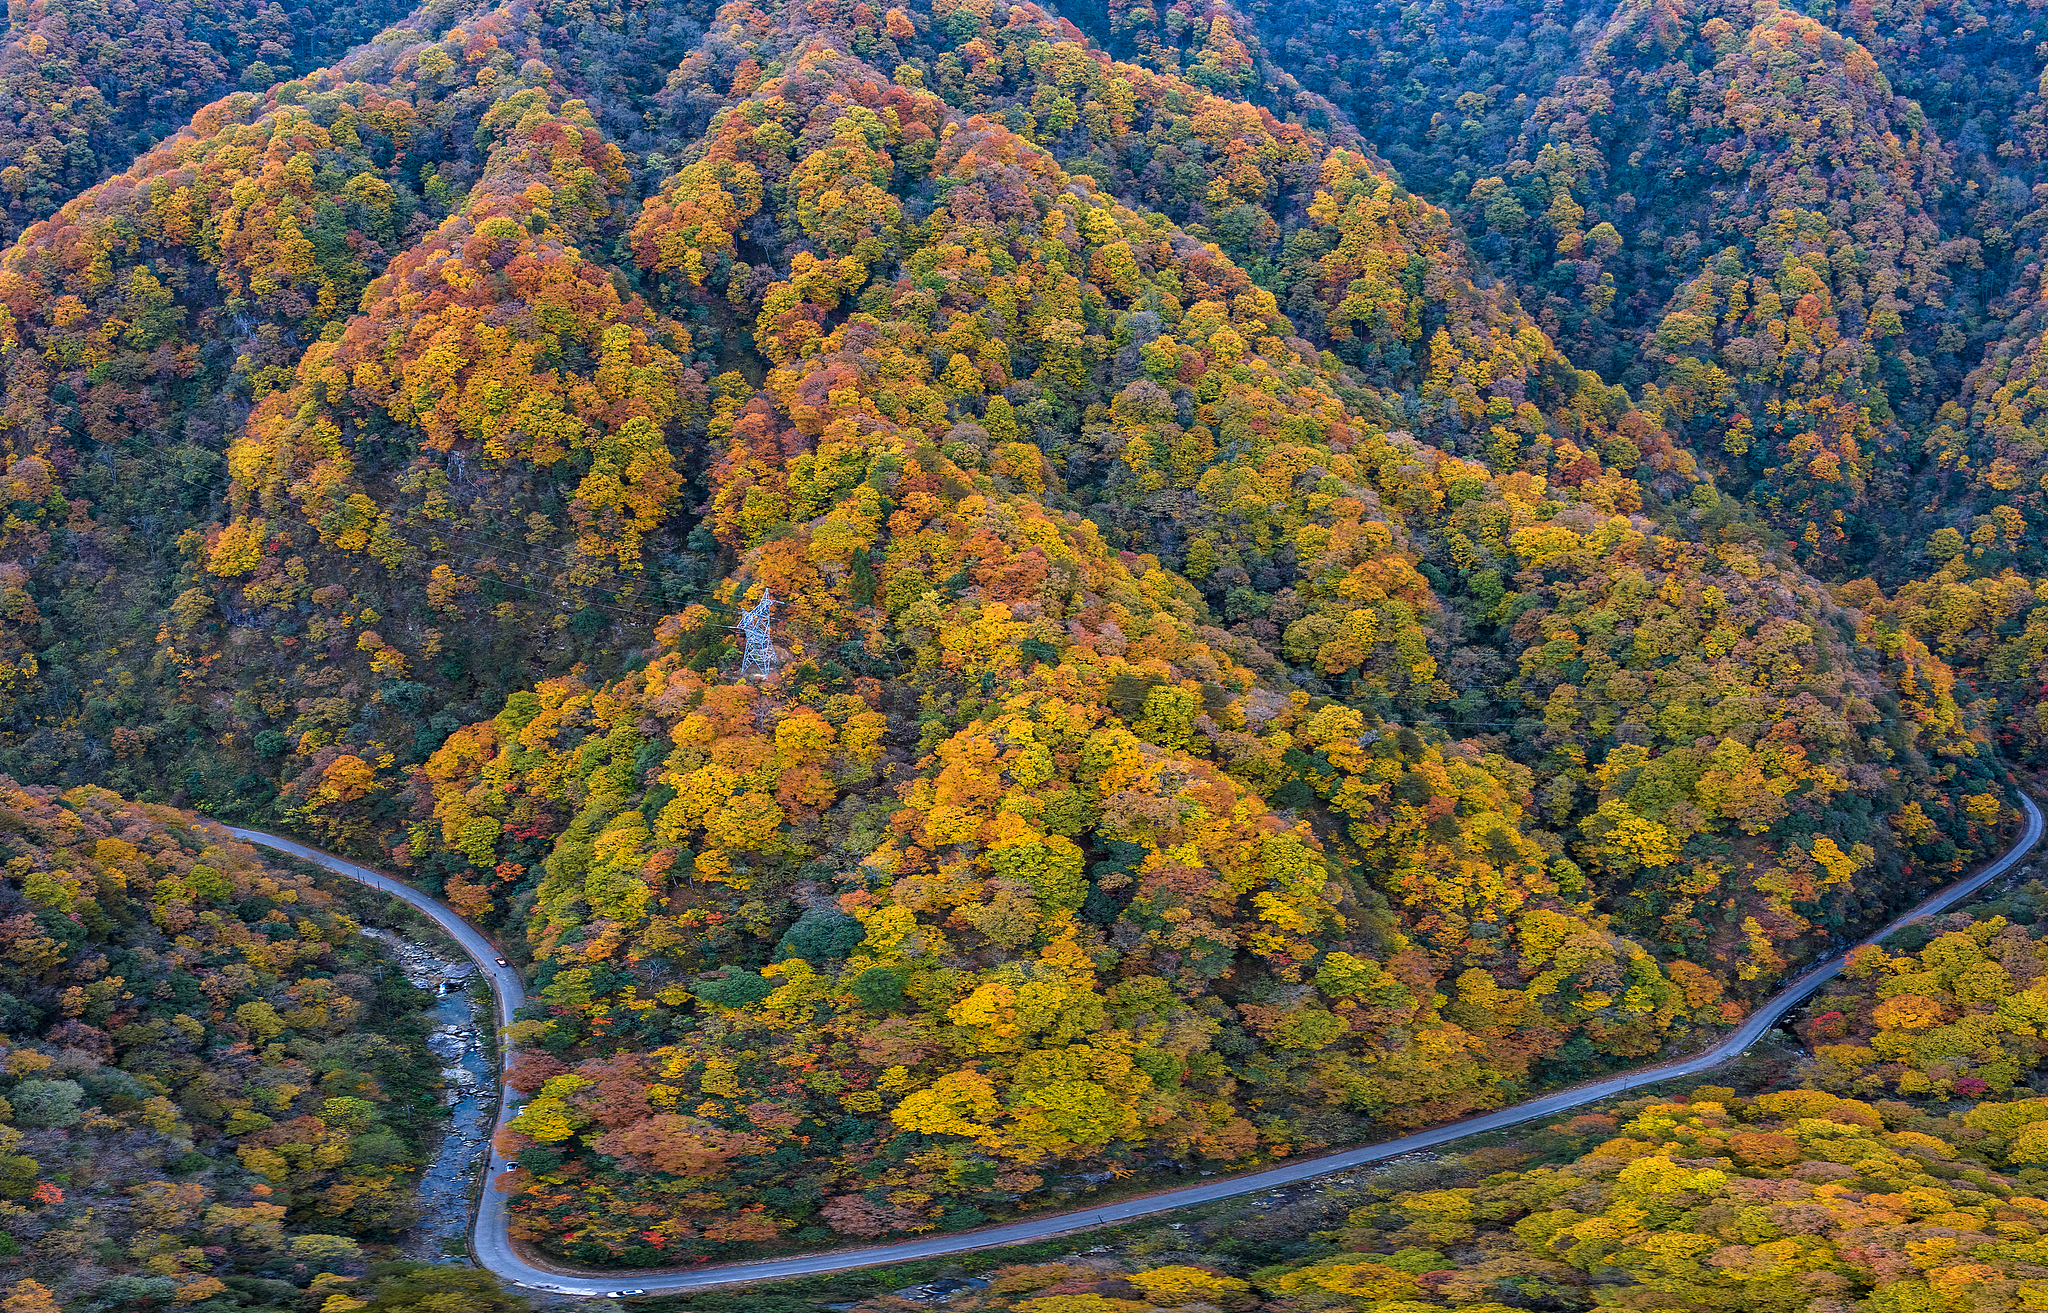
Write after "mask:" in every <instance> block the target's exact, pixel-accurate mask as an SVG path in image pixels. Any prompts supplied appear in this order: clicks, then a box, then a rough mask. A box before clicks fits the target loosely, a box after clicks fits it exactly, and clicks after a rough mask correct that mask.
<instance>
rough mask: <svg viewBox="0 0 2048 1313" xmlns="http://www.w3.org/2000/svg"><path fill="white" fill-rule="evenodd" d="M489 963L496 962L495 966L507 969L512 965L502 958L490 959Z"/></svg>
mask: <svg viewBox="0 0 2048 1313" xmlns="http://www.w3.org/2000/svg"><path fill="white" fill-rule="evenodd" d="M491 961H493V962H496V963H497V964H498V965H499V966H501V967H508V966H511V965H512V964H511V963H510V962H507V961H506V960H505V959H504V958H502V957H494V958H492V959H491Z"/></svg>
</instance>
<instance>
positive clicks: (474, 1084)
mask: <svg viewBox="0 0 2048 1313" xmlns="http://www.w3.org/2000/svg"><path fill="white" fill-rule="evenodd" d="M363 933H364V934H366V935H368V936H370V937H371V938H373V939H375V940H376V941H377V942H378V943H379V944H380V945H382V947H383V948H384V951H385V952H387V953H389V954H390V955H391V956H392V957H393V958H394V959H396V961H397V962H398V964H399V969H400V970H402V971H403V972H404V973H405V978H406V979H407V980H409V981H411V982H412V984H413V985H414V986H415V987H416V988H419V989H424V990H428V991H430V992H432V993H434V994H435V995H437V996H438V999H437V1001H436V1003H435V1005H434V1016H435V1019H436V1023H437V1024H436V1025H435V1027H434V1030H433V1033H432V1034H430V1035H429V1036H428V1037H427V1048H428V1049H430V1050H431V1051H432V1052H433V1054H434V1056H435V1058H436V1059H438V1060H439V1061H440V1063H441V1079H442V1082H443V1089H442V1092H441V1099H442V1101H443V1102H444V1103H446V1104H447V1105H448V1108H449V1123H448V1129H447V1131H446V1133H444V1134H443V1135H442V1137H441V1142H440V1144H439V1145H437V1146H434V1147H433V1150H432V1152H433V1159H432V1161H431V1162H430V1163H429V1164H428V1166H427V1168H426V1170H425V1171H424V1172H422V1173H421V1175H420V1220H419V1224H418V1225H417V1226H415V1227H414V1228H413V1229H412V1231H411V1232H410V1233H409V1234H408V1235H407V1237H406V1242H405V1248H406V1251H407V1252H408V1253H409V1254H411V1255H413V1256H414V1257H417V1258H424V1259H429V1260H435V1261H439V1260H445V1259H449V1258H454V1257H459V1256H460V1255H461V1254H463V1253H464V1250H465V1245H464V1237H465V1235H466V1234H467V1232H468V1228H469V1218H470V1198H471V1192H472V1190H473V1188H474V1186H475V1184H476V1177H477V1173H478V1171H480V1170H481V1169H482V1167H483V1162H484V1157H485V1150H486V1149H487V1147H488V1145H489V1142H490V1133H491V1112H492V1107H493V1104H494V1103H495V1101H496V1095H497V1091H496V1088H495V1086H494V1085H493V1083H492V1080H491V1069H490V1065H489V1062H488V1059H487V1057H486V1054H485V1052H484V1047H483V1043H482V1032H481V1026H482V1025H483V1024H484V1021H485V1019H486V1018H487V1017H488V1016H489V1015H490V1005H489V1003H488V1002H479V1001H478V997H477V995H476V994H475V993H474V992H473V991H472V985H473V983H474V981H475V979H476V975H477V970H476V965H475V964H474V963H472V962H470V961H469V960H467V959H466V958H460V957H455V956H451V955H448V954H444V953H443V952H441V951H440V950H438V949H436V948H433V947H431V946H429V945H426V944H422V943H419V942H418V941H416V940H412V939H408V938H406V937H405V936H404V935H401V934H399V933H397V932H396V931H392V930H386V929H382V928H378V927H367V928H365V929H364V931H363Z"/></svg>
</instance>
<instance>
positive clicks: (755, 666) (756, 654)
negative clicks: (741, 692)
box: [733, 592, 775, 679]
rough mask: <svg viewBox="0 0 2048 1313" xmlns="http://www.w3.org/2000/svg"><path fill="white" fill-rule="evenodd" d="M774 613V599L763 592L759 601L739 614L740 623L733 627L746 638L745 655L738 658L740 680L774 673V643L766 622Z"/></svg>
mask: <svg viewBox="0 0 2048 1313" xmlns="http://www.w3.org/2000/svg"><path fill="white" fill-rule="evenodd" d="M774 611H775V599H774V598H773V597H772V596H770V595H769V594H767V593H765V592H764V593H762V594H761V600H760V601H758V602H756V603H754V604H753V605H752V606H750V607H748V608H747V609H746V610H744V611H742V612H740V622H739V623H738V624H736V625H734V626H733V628H734V629H736V630H738V631H739V632H740V633H742V634H745V635H746V636H747V650H746V654H745V655H744V656H742V657H741V658H740V678H741V679H745V678H746V677H747V676H748V675H772V674H774V673H775V643H774V641H773V640H772V639H771V638H770V637H769V636H768V622H769V620H770V619H771V618H772V617H773V614H774Z"/></svg>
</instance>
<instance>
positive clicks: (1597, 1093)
mask: <svg viewBox="0 0 2048 1313" xmlns="http://www.w3.org/2000/svg"><path fill="white" fill-rule="evenodd" d="M2020 807H2021V809H2022V810H2023V811H2024V812H2025V815H2026V825H2025V827H2024V828H2023V829H2022V830H2021V832H2020V837H2019V840H2018V842H2016V843H2014V844H2013V846H2012V847H2011V848H2010V849H2008V850H2007V851H2006V853H2005V855H2004V856H2002V857H2000V858H1998V860H1996V861H1994V862H1992V863H1990V864H1989V865H1988V866H1986V867H1985V868H1984V869H1983V870H1981V871H1979V872H1978V873H1977V874H1976V875H1973V876H1971V877H1970V878H1969V879H1967V880H1962V881H1959V882H1958V883H1956V884H1952V885H1950V886H1948V887H1947V888H1946V889H1943V890H1941V891H1939V892H1937V893H1934V894H1931V895H1929V896H1928V897H1927V898H1926V899H1924V900H1923V901H1922V902H1920V903H1919V904H1918V905H1917V906H1915V907H1914V908H1913V909H1912V910H1911V911H1908V912H1906V913H1904V914H1903V915H1901V916H1899V917H1898V918H1897V919H1896V920H1894V921H1892V922H1891V923H1890V924H1889V925H1887V926H1885V927H1884V929H1882V930H1880V931H1878V932H1877V933H1876V934H1875V935H1873V936H1871V937H1870V938H1869V939H1867V940H1865V941H1863V942H1864V943H1876V942H1877V941H1878V940H1881V939H1883V938H1885V937H1886V936H1887V935H1890V934H1892V933H1894V932H1895V931H1897V930H1898V929H1900V928H1901V927H1902V926H1904V925H1905V924H1906V923H1907V922H1909V921H1913V920H1917V919H1918V918H1920V917H1923V916H1931V915H1932V914H1934V913H1936V912H1939V911H1941V910H1942V909H1943V908H1946V907H1949V906H1951V905H1952V904H1954V903H1956V902H1957V901H1959V900H1961V899H1964V898H1967V897H1969V896H1970V895H1971V894H1974V893H1976V892H1977V891H1978V890H1979V889H1981V888H1983V887H1984V886H1985V885H1987V884H1989V883H1990V882H1991V881H1993V880H1995V879H1997V878H1998V877H1999V876H2001V875H2004V874H2005V873H2006V872H2007V871H2010V870H2011V869H2012V868H2013V867H2015V866H2017V865H2018V864H2019V863H2020V861H2021V859H2023V858H2024V857H2025V856H2026V855H2027V853H2028V852H2029V851H2031V850H2032V849H2033V847H2034V845H2035V844H2037V843H2039V842H2040V840H2041V831H2042V818H2041V809H2040V808H2039V807H2037V806H2035V805H2034V801H2033V799H2031V798H2028V797H2026V796H2025V795H2022V796H2021V798H2020ZM216 823H217V822H216ZM221 828H223V829H225V830H226V831H227V832H228V833H229V834H232V835H233V836H234V837H235V838H237V839H241V840H243V841H244V842H247V843H253V844H260V845H262V846H264V847H266V848H275V849H277V850H278V851H280V852H286V853H290V854H291V855H292V856H294V857H302V858H304V859H305V860H307V861H309V862H313V863H316V864H317V865H320V866H324V867H326V868H327V869H328V870H330V871H333V872H335V873H336V874H337V875H345V876H347V877H349V878H350V879H352V880H359V881H361V882H362V883H364V884H367V885H369V886H370V887H372V888H374V889H381V890H383V891H384V892H385V893H388V894H392V895H395V896H397V897H399V898H402V899H404V900H405V901H406V902H408V903H411V904H412V905H413V906H414V907H417V908H418V909H420V910H421V911H422V912H425V913H426V914H427V915H428V916H431V917H433V918H434V920H436V921H438V922H439V923H440V924H441V926H442V928H443V929H445V930H447V931H448V933H449V934H451V935H453V936H454V937H455V939H456V942H458V943H460V944H461V945H462V947H463V949H464V951H466V952H467V953H468V954H469V955H470V956H471V957H473V958H475V959H476V962H477V965H478V966H480V967H482V968H483V971H484V974H485V975H486V976H487V977H488V978H489V979H490V981H491V984H492V986H493V987H494V988H495V989H496V991H497V995H498V1014H499V1020H500V1022H501V1024H504V1025H510V1024H511V1023H512V1012H513V1010H514V1009H515V1008H517V1007H518V1006H519V1005H520V1004H521V1003H523V1002H525V1001H526V992H525V990H524V989H523V988H522V987H521V984H520V980H519V976H518V973H516V972H514V971H513V970H512V969H511V968H510V967H504V966H499V965H498V964H497V959H498V952H497V949H496V948H495V947H493V946H492V944H491V942H490V941H489V940H488V939H486V938H484V936H483V935H482V933H480V932H479V931H478V930H477V929H476V928H475V927H474V926H472V925H470V924H469V923H468V922H467V921H464V920H463V919H462V918H461V917H460V916H458V915H456V914H455V913H454V912H453V911H451V910H450V909H449V908H447V907H446V906H444V905H442V904H441V903H438V902H436V901H435V900H433V899H431V898H429V897H427V896H426V895H425V894H423V893H421V892H420V891H419V890H417V889H414V888H412V887H411V886H410V885H407V884H404V883H402V882H400V881H398V880H394V879H392V878H390V877H389V876H385V875H380V874H378V873H377V872H375V871H373V870H371V869H370V868H368V867H367V866H362V865H360V864H358V863H356V862H351V861H349V860H347V859H346V858H341V857H336V856H334V855H333V854H331V853H325V852H322V851H320V850H319V849H317V848H312V847H308V846H307V845H305V844H302V843H299V842H297V841H296V840H292V839H285V838H280V837H278V836H277V835H273V834H265V833H263V832H261V831H259V830H245V829H241V828H239V827H236V826H232V825H224V826H222V827H221ZM1860 946H1861V945H1857V946H1856V947H1860ZM1848 951H1849V950H1844V951H1843V952H1841V953H1837V954H1836V955H1835V956H1833V957H1831V958H1829V959H1828V960H1827V961H1825V962H1823V963H1821V964H1820V965H1819V966H1816V967H1814V968H1813V969H1812V970H1810V971H1808V972H1807V973H1806V974H1805V975H1802V976H1800V977H1799V978H1798V979H1797V980H1795V981H1793V982H1792V983H1791V984H1789V985H1787V986H1785V988H1783V989H1781V990H1779V991H1778V992H1777V993H1776V994H1774V995H1772V997H1771V999H1770V1001H1769V1002H1767V1003H1764V1004H1763V1005H1762V1006H1760V1007H1759V1008H1757V1010H1756V1011H1755V1012H1754V1013H1752V1014H1751V1015H1750V1017H1749V1019H1748V1020H1747V1021H1745V1022H1743V1023H1742V1025H1741V1026H1739V1027H1737V1028H1736V1029H1735V1031H1734V1032H1733V1033H1732V1034H1730V1035H1728V1036H1727V1037H1726V1038H1724V1039H1723V1040H1722V1041H1721V1042H1720V1043H1719V1044H1716V1045H1714V1047H1712V1048H1710V1049H1708V1050H1706V1051H1705V1052H1704V1053H1699V1054H1695V1055H1694V1056H1692V1057H1689V1058H1678V1059H1675V1060H1673V1061H1670V1062H1664V1063H1659V1064H1657V1065H1656V1066H1652V1067H1643V1068H1639V1069H1637V1070H1635V1071H1631V1072H1627V1073H1624V1074H1622V1075H1619V1076H1610V1077H1608V1078H1606V1079H1605V1080H1600V1081H1595V1082H1593V1083H1591V1084H1587V1085H1580V1086H1577V1087H1574V1088H1572V1089H1569V1090H1560V1091H1559V1092H1557V1093H1555V1094H1546V1095H1544V1096H1543V1097H1541V1098H1537V1099H1530V1100H1529V1101H1528V1102H1526V1103H1518V1104H1516V1105H1514V1106H1513V1107H1511V1108H1503V1109H1501V1110H1500V1111H1499V1112H1490V1113H1487V1114H1485V1115H1484V1116H1480V1117H1469V1118H1467V1119H1466V1120H1464V1121H1459V1122H1451V1123H1450V1124H1448V1125H1445V1126H1437V1127H1433V1128H1431V1129H1430V1130H1426V1131H1417V1132H1416V1133H1415V1134H1413V1135H1404V1136H1402V1137H1401V1138H1400V1139H1398V1140H1388V1141H1386V1142H1385V1143H1384V1144H1373V1145H1367V1146H1365V1147H1364V1148H1359V1149H1347V1150H1345V1151H1344V1152H1342V1153H1332V1154H1325V1155H1323V1156H1322V1157H1319V1158H1306V1159H1302V1160H1301V1161H1299V1162H1291V1163H1288V1164H1286V1165H1285V1166H1281V1167H1274V1168H1270V1169H1268V1170H1266V1171H1263V1172H1255V1173H1252V1174H1250V1175H1247V1176H1231V1177H1226V1178H1222V1179H1219V1180H1216V1181H1213V1182H1210V1183H1209V1184H1206V1185H1195V1186H1189V1187H1187V1188H1186V1189H1181V1190H1167V1191H1163V1192H1161V1193H1159V1194H1152V1195H1146V1196H1144V1197H1143V1198H1139V1199H1128V1200H1125V1201H1123V1202H1121V1203H1112V1204H1103V1205H1102V1206H1100V1207H1097V1208H1086V1209H1079V1210H1075V1211H1070V1212H1064V1213H1055V1214H1049V1215H1046V1216H1042V1217H1031V1218H1026V1219H1024V1220H1022V1221H1017V1222H1010V1223H1007V1224H1005V1225H1002V1226H992V1227H984V1228H982V1229H981V1230H978V1231H959V1232H953V1233H951V1234H947V1235H940V1236H927V1237H924V1238H922V1239H917V1240H906V1241H903V1242H901V1243H899V1244H893V1245H870V1246H866V1247H864V1248H860V1249H843V1250H839V1251H837V1252H834V1253H825V1254H801V1255H797V1256H794V1257H790V1258H773V1259H765V1260H762V1261H759V1262H752V1263H721V1264H717V1265H715V1266H708V1267H699V1268H693V1269H691V1270H689V1271H684V1272H613V1273H610V1274H608V1275H605V1276H596V1277H592V1276H569V1275H565V1274H563V1273H559V1272H551V1271H548V1270H547V1269H545V1268H539V1267H535V1266H533V1265H532V1264H531V1263H529V1262H527V1261H526V1259H524V1258H523V1257H521V1256H520V1254H519V1253H518V1252H517V1251H516V1250H515V1249H514V1248H513V1246H512V1242H511V1238H510V1236H509V1235H508V1234H507V1231H506V1203H507V1200H506V1196H504V1195H502V1194H499V1193H498V1192H497V1191H495V1190H491V1189H486V1190H485V1191H484V1192H483V1200H482V1202H481V1204H480V1205H479V1206H478V1209H477V1218H476V1233H475V1248H476V1255H477V1258H478V1259H479V1260H480V1261H481V1262H482V1264H483V1265H484V1266H485V1267H486V1268H488V1269H490V1271H492V1272H494V1273H496V1274H497V1275H498V1276H499V1277H502V1278H503V1279H505V1280H507V1281H510V1282H513V1283H514V1284H517V1285H524V1286H531V1287H538V1288H540V1289H545V1290H554V1291H559V1292H561V1293H563V1294H569V1295H598V1294H603V1293H605V1292H607V1291H612V1290H618V1289H621V1288H627V1287H630V1288H635V1289H638V1290H643V1291H645V1292H646V1293H648V1294H667V1293H671V1292H674V1291H681V1290H698V1289H702V1288H704V1287H707V1286H720V1285H730V1284H733V1283H736V1282H747V1281H768V1280H774V1279H777V1278H781V1277H797V1276H813V1275H816V1274H819V1273H824V1272H840V1271H845V1270H847V1269H849V1268H857V1267H874V1266H878V1265H880V1264H885V1263H903V1262H909V1261H912V1260H915V1259H924V1258H936V1257H940V1256H942V1255H946V1254H957V1253H963V1252H966V1251H968V1250H974V1249H986V1248H990V1247H993V1246H996V1245H1013V1244H1020V1243H1024V1242H1027V1241H1032V1240H1043V1239H1046V1238H1048V1237H1051V1236H1056V1235H1062V1234H1065V1233H1067V1232H1071V1231H1080V1230H1085V1229H1086V1228H1089V1227H1094V1226H1102V1225H1108V1224H1112V1223H1116V1222H1125V1221H1129V1220H1130V1219H1132V1218H1136V1217H1144V1216H1147V1215H1149V1214H1152V1213H1162V1212H1166V1211H1168V1210H1169V1209H1174V1208H1186V1207H1189V1206H1190V1205H1193V1204H1206V1203H1212V1202H1214V1201H1215V1200H1218V1199H1229V1198H1231V1197H1233V1196H1236V1195H1245V1194H1256V1193H1258V1192H1259V1191H1261V1190H1271V1189H1274V1188H1276V1187H1279V1186H1283V1185H1292V1184H1294V1183H1295V1182H1297V1181H1305V1180H1308V1179H1310V1178H1311V1177H1316V1176H1324V1175H1327V1174H1329V1173H1331V1172H1341V1171H1345V1170H1347V1169H1349V1168H1352V1167H1358V1166H1361V1165H1363V1164H1365V1163H1371V1162H1378V1161H1380V1160H1381V1159H1384V1158H1393V1157H1397V1156H1398V1155H1401V1154H1404V1153H1414V1152H1415V1151H1416V1150H1418V1149H1429V1148H1434V1147H1435V1146H1437V1145H1440V1144H1446V1143H1448V1142H1450V1141H1452V1140H1456V1139H1460V1138H1462V1137H1464V1136H1467V1135H1476V1134H1479V1133H1480V1132H1483V1131H1497V1130H1500V1129H1502V1128H1504V1127H1508V1126H1514V1125H1517V1124H1518V1123H1521V1122H1525V1121H1530V1120H1533V1119H1535V1118H1538V1117H1547V1116H1549V1115H1551V1114H1552V1113H1557V1112H1562V1111H1563V1110H1565V1109H1566V1108H1576V1107H1579V1106H1581V1105H1583V1104H1588V1103H1593V1102H1596V1101H1598V1100H1600V1099H1606V1098H1611V1097H1613V1096H1614V1095H1617V1094H1620V1093H1623V1092H1624V1091H1627V1090H1632V1089H1636V1088H1638V1087H1640V1086H1644V1085H1650V1084H1654V1083H1656V1082H1658V1081H1662V1080H1669V1079H1671V1078H1672V1077H1674V1076H1687V1075H1693V1074H1695V1073H1698V1072H1702V1071H1706V1070H1708V1069H1709V1068H1711V1067H1715V1066H1718V1065H1719V1064H1721V1063H1723V1062H1726V1061H1728V1060H1729V1059H1730V1058H1733V1057H1736V1056H1737V1055H1739V1054H1740V1053H1742V1052H1743V1051H1744V1050H1745V1049H1747V1048H1748V1047H1749V1046H1750V1045H1751V1044H1754V1043H1755V1042H1756V1041H1757V1039H1758V1038H1760V1037H1761V1036H1762V1035H1763V1033H1764V1032H1765V1031H1766V1030H1768V1029H1770V1028H1771V1027H1772V1026H1773V1025H1775V1024H1777V1021H1778V1019H1779V1018H1780V1017H1783V1016H1784V1015H1785V1014H1786V1013H1787V1012H1789V1011H1790V1010H1791V1009H1792V1008H1793V1007H1794V1006H1795V1005H1796V1004H1798V1003H1799V1001H1800V1000H1801V999H1803V998H1805V997H1806V996H1807V995H1808V994H1810V993H1812V992H1813V991H1814V990H1815V989H1816V988H1818V987H1819V986H1820V985H1821V983H1822V982H1824V981H1826V980H1829V979H1831V978H1832V977H1834V976H1835V975H1836V974H1837V973H1838V972H1840V971H1841V969H1842V965H1843V962H1844V960H1845V959H1846V958H1847V956H1848ZM505 1056H506V1057H507V1059H509V1057H510V1051H509V1049H508V1050H507V1051H506V1055H505ZM518 1097H519V1096H518V1093H517V1092H516V1091H513V1090H511V1089H509V1088H507V1089H506V1091H505V1098H504V1099H503V1100H502V1101H501V1102H500V1105H499V1109H498V1121H499V1123H500V1124H501V1125H502V1124H503V1123H504V1122H505V1121H507V1120H509V1119H510V1118H511V1117H512V1115H513V1114H514V1113H515V1112H516V1111H517V1108H516V1106H515V1103H514V1101H515V1100H516V1099H518ZM509 1166H510V1164H509V1163H508V1162H507V1161H506V1160H505V1159H504V1158H503V1157H502V1156H500V1155H499V1154H498V1152H497V1151H496V1150H495V1149H493V1150H492V1151H491V1173H490V1174H491V1176H492V1177H495V1176H496V1175H497V1174H498V1173H499V1172H501V1171H503V1170H505V1169H506V1168H507V1167H509Z"/></svg>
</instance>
